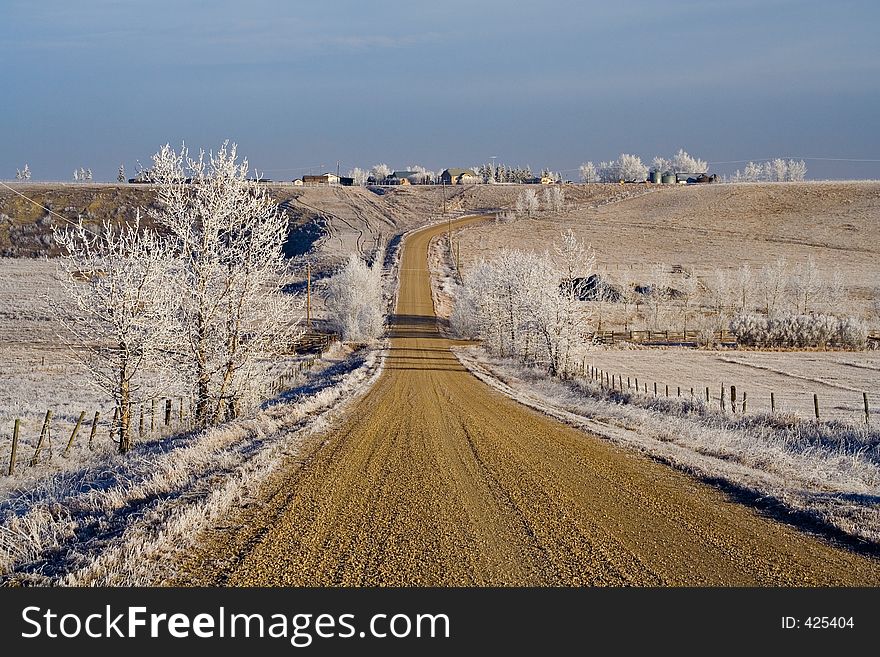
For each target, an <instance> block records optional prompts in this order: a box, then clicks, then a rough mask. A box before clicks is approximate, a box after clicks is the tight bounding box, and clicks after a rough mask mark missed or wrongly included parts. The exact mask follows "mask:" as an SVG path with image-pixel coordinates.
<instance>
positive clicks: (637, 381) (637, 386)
mask: <svg viewBox="0 0 880 657" xmlns="http://www.w3.org/2000/svg"><path fill="white" fill-rule="evenodd" d="M638 391H639V377H636V392H638Z"/></svg>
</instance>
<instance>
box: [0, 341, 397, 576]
mask: <svg viewBox="0 0 880 657" xmlns="http://www.w3.org/2000/svg"><path fill="white" fill-rule="evenodd" d="M383 353H384V352H383V350H382V349H381V348H378V349H376V348H374V349H367V348H364V349H361V350H359V351H357V352H354V353H349V352H348V351H347V350H344V349H341V348H337V350H336V353H335V354H334V356H335V358H328V359H326V360H325V362H324V363H323V366H322V367H319V368H316V369H315V370H314V371H313V372H311V373H309V375H308V376H307V377H306V378H305V379H304V380H302V381H301V382H300V383H299V384H298V385H297V386H295V387H294V388H292V389H290V390H288V391H286V392H284V393H283V394H281V395H280V396H279V397H277V398H276V399H274V400H271V401H269V402H267V403H266V404H264V406H263V408H262V409H261V410H260V411H259V412H258V413H257V414H256V415H255V416H253V417H248V418H242V419H239V420H235V421H233V422H229V423H226V424H223V425H218V426H216V427H211V428H209V429H205V430H199V431H193V432H189V433H183V434H179V435H176V436H173V437H169V438H166V439H163V440H152V441H148V442H140V443H137V444H136V445H135V448H134V449H133V450H132V451H131V452H130V453H129V454H127V455H125V456H124V457H123V456H120V455H118V454H114V453H111V452H103V453H98V452H93V453H91V454H90V455H89V458H88V459H83V460H82V461H81V462H80V463H78V464H77V467H75V468H73V467H71V468H67V469H65V470H63V471H57V472H46V471H43V472H38V469H37V468H31V469H27V470H26V471H25V474H24V475H22V477H26V479H23V478H19V479H18V481H17V483H18V485H17V486H16V487H12V488H10V489H9V490H7V491H6V494H5V495H4V496H3V498H2V499H0V586H2V585H3V584H4V583H5V584H9V583H11V582H13V581H14V582H19V583H22V582H27V583H29V584H36V585H57V584H65V585H79V586H82V585H129V586H133V585H145V584H151V583H155V582H156V581H158V580H160V579H162V578H163V577H166V576H168V575H170V573H168V572H166V571H165V569H166V568H167V567H168V564H169V563H171V561H172V560H171V559H169V557H170V556H171V555H173V554H178V553H180V552H181V551H183V550H185V549H186V548H187V546H188V545H190V544H191V542H192V541H193V540H194V539H195V537H196V535H197V534H198V531H199V530H200V529H201V528H203V527H205V526H206V525H207V524H208V523H210V522H214V521H216V520H217V519H218V518H220V517H222V515H223V514H224V513H225V512H226V510H227V509H228V508H229V507H230V505H232V504H241V503H243V500H246V499H248V498H249V497H250V496H252V495H254V494H255V493H256V491H257V490H258V489H259V487H260V484H261V483H262V482H263V481H264V479H265V477H266V476H268V474H270V473H271V472H273V471H274V470H275V469H276V468H278V467H279V466H280V465H281V463H282V462H283V461H284V459H285V458H286V457H289V456H295V455H296V454H297V453H298V452H299V450H300V449H301V446H302V444H303V441H304V439H305V438H306V437H308V436H310V435H312V434H313V433H314V432H319V431H321V430H323V429H325V428H326V426H327V423H328V422H331V421H332V418H335V417H336V415H337V414H338V413H341V412H343V410H344V409H345V408H346V406H347V404H348V403H349V402H350V401H351V400H353V399H356V398H357V397H358V395H359V394H360V393H362V392H363V391H364V390H366V389H367V388H368V387H369V386H370V384H371V383H372V382H373V381H374V380H375V378H376V377H377V376H378V375H379V373H380V372H381V370H382V363H383ZM7 479H9V478H7Z"/></svg>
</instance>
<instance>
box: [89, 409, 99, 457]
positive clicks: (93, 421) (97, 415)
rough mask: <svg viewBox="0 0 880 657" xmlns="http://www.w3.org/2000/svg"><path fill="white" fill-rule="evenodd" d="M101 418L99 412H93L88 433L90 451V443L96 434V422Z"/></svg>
mask: <svg viewBox="0 0 880 657" xmlns="http://www.w3.org/2000/svg"><path fill="white" fill-rule="evenodd" d="M100 417H101V412H100V411H95V419H94V420H92V430H91V431H90V432H89V449H92V441H93V440H94V439H95V434H96V433H97V432H98V420H99V419H100Z"/></svg>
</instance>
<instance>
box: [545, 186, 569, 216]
mask: <svg viewBox="0 0 880 657" xmlns="http://www.w3.org/2000/svg"><path fill="white" fill-rule="evenodd" d="M544 207H546V208H547V211H548V212H554V213H559V212H562V209H563V208H564V207H565V190H563V189H562V186H561V185H554V186H553V187H547V188H545V189H544Z"/></svg>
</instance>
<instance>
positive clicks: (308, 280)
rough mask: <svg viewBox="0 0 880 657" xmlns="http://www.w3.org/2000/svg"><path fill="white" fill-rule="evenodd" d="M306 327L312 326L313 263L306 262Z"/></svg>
mask: <svg viewBox="0 0 880 657" xmlns="http://www.w3.org/2000/svg"><path fill="white" fill-rule="evenodd" d="M306 328H307V329H309V330H311V328H312V265H311V263H306Z"/></svg>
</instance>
